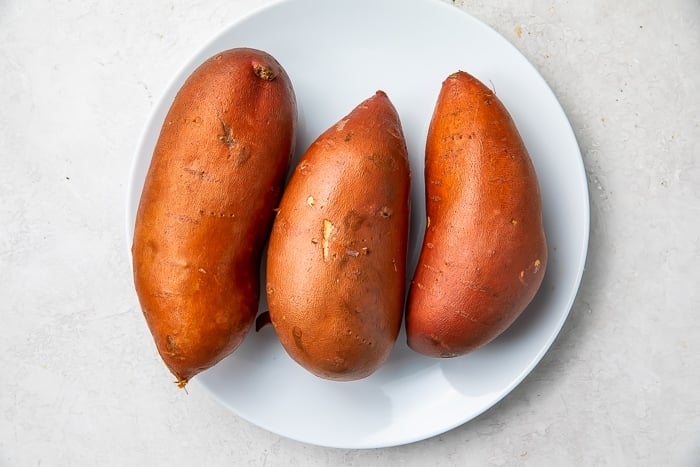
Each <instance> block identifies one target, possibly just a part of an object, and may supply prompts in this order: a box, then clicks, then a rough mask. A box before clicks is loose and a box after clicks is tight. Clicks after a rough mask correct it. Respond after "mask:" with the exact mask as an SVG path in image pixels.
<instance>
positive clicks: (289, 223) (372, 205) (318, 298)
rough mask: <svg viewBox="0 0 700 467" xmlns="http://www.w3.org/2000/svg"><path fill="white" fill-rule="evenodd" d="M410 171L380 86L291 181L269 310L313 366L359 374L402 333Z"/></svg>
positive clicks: (276, 244) (336, 374)
mask: <svg viewBox="0 0 700 467" xmlns="http://www.w3.org/2000/svg"><path fill="white" fill-rule="evenodd" d="M409 187H410V170H409V166H408V158H407V151H406V143H405V141H404V136H403V132H402V129H401V124H400V121H399V116H398V114H397V113H396V110H395V109H394V107H393V105H392V104H391V102H390V101H389V98H388V97H387V96H386V94H384V93H383V92H381V91H379V92H377V93H376V94H375V95H374V96H373V97H371V98H369V99H367V100H366V101H364V102H363V103H361V104H360V105H359V106H358V107H357V108H355V109H354V110H353V111H352V112H351V113H350V114H349V115H348V116H346V117H345V118H343V119H342V120H340V121H339V122H338V123H337V124H336V125H335V126H333V127H331V128H330V129H328V130H327V131H326V132H325V133H323V134H322V135H321V136H320V137H319V138H318V139H317V140H316V141H315V142H314V143H313V144H312V145H311V146H310V147H309V149H308V150H307V151H306V153H305V154H304V155H303V157H302V158H301V160H300V162H299V164H298V165H297V167H296V169H295V171H294V172H293V174H292V176H291V178H290V181H289V184H288V185H287V188H286V189H285V192H284V195H283V197H282V201H281V203H280V208H279V212H278V213H277V217H276V219H275V222H274V226H273V229H272V233H271V235H270V243H269V247H268V256H267V289H266V290H267V301H268V305H269V310H270V311H269V316H270V318H271V321H272V324H273V326H274V328H275V331H276V332H277V335H278V337H279V339H280V342H281V343H282V345H283V346H284V348H285V349H286V351H287V353H288V354H289V355H290V356H291V357H292V358H293V359H294V360H295V361H297V362H298V363H299V364H301V365H302V366H303V367H304V368H306V369H307V370H308V371H310V372H311V373H313V374H315V375H317V376H319V377H322V378H326V379H332V380H356V379H360V378H364V377H366V376H368V375H370V374H371V373H373V372H374V371H375V370H377V369H378V368H379V367H380V366H381V365H382V364H383V363H384V362H385V360H386V359H387V357H388V355H389V353H390V351H391V349H392V348H393V346H394V343H395V341H396V339H397V336H398V332H399V330H400V327H401V321H402V318H403V305H404V299H405V273H406V269H405V268H406V248H407V243H406V242H407V237H408V216H409Z"/></svg>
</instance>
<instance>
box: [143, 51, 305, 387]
mask: <svg viewBox="0 0 700 467" xmlns="http://www.w3.org/2000/svg"><path fill="white" fill-rule="evenodd" d="M296 117H297V114H296V100H295V97H294V91H293V89H292V85H291V82H290V80H289V78H288V76H287V74H286V73H285V71H284V69H283V68H282V66H280V64H279V63H278V62H277V61H276V60H275V59H274V58H273V57H271V56H270V55H269V54H267V53H265V52H262V51H259V50H253V49H232V50H228V51H225V52H222V53H220V54H217V55H216V56H214V57H211V58H210V59H208V60H207V61H206V62H204V63H203V64H202V65H201V66H200V67H199V68H197V69H196V70H195V71H194V72H193V73H192V75H191V76H190V77H189V78H188V79H187V81H186V82H185V83H184V85H183V86H182V88H181V89H180V90H179V92H178V94H177V96H176V97H175V100H174V102H173V103H172V106H171V107H170V110H169V112H168V114H167V117H166V118H165V122H164V123H163V127H162V130H161V133H160V137H159V139H158V142H157V144H156V147H155V150H154V153H153V158H152V160H151V165H150V168H149V171H148V174H147V177H146V181H145V184H144V187H143V193H142V195H141V201H140V204H139V209H138V213H137V218H136V227H135V232H134V241H133V247H132V253H133V269H134V282H135V286H136V291H137V294H138V297H139V301H140V303H141V307H142V309H143V313H144V316H145V318H146V321H147V323H148V326H149V327H150V330H151V333H152V334H153V337H154V339H155V343H156V346H157V348H158V351H159V353H160V355H161V356H162V358H163V360H164V361H165V364H166V365H167V367H168V368H169V369H170V371H171V372H172V373H173V374H174V375H175V376H176V377H177V381H178V383H179V385H180V386H181V387H182V386H184V385H185V384H186V383H187V381H188V380H189V379H190V378H191V377H192V376H194V375H195V374H197V373H199V372H201V371H203V370H205V369H207V368H209V367H211V366H212V365H214V364H216V363H217V362H218V361H219V360H221V359H222V358H224V357H225V356H227V355H228V354H230V353H231V352H233V350H235V349H236V348H237V347H238V345H239V344H240V343H241V341H242V340H243V338H244V336H245V335H246V333H247V332H248V330H249V328H250V326H251V324H252V322H253V320H254V317H255V314H256V312H257V309H258V302H259V294H260V291H259V288H260V284H259V272H260V260H261V253H262V248H263V245H264V243H265V241H266V240H267V235H268V233H269V230H270V228H271V225H272V220H273V217H274V209H275V208H276V207H277V204H278V202H279V198H280V196H281V193H282V186H283V183H284V178H285V175H286V172H287V170H288V167H289V163H290V157H291V154H292V151H293V147H294V138H295V136H294V135H295V126H296Z"/></svg>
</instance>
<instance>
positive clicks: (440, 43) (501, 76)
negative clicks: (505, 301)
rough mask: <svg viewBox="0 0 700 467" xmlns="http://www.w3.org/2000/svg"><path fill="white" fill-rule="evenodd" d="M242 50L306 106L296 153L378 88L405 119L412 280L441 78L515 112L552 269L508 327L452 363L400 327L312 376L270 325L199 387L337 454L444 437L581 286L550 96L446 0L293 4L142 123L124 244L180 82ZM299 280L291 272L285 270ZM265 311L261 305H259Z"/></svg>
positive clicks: (480, 405) (245, 24) (576, 162)
mask: <svg viewBox="0 0 700 467" xmlns="http://www.w3.org/2000/svg"><path fill="white" fill-rule="evenodd" d="M233 47H254V48H259V49H262V50H265V51H267V52H269V53H271V54H272V55H273V56H275V57H276V58H277V59H278V60H279V62H280V63H281V64H282V65H283V66H284V67H285V69H286V70H287V72H288V73H289V76H290V77H291V79H292V82H293V85H294V88H295V91H296V95H297V100H298V104H299V133H298V145H297V148H296V149H297V151H296V157H297V158H298V157H299V156H300V154H302V153H303V151H304V150H305V149H306V148H307V147H308V146H309V144H310V143H311V142H312V141H313V140H314V139H315V138H316V137H317V136H318V135H319V134H321V133H322V132H323V131H324V130H325V129H326V128H328V127H330V126H331V125H333V124H334V123H335V122H337V121H338V120H340V119H341V118H342V117H343V116H345V115H346V114H347V113H348V112H350V110H352V109H353V108H354V107H355V106H356V105H357V104H359V103H360V102H361V101H362V100H364V99H366V98H367V97H369V96H371V95H372V94H373V93H374V92H375V91H376V90H378V89H382V90H384V91H385V92H386V93H387V94H388V95H389V97H390V99H391V100H392V102H393V103H394V105H395V106H396V108H397V110H398V112H399V114H400V116H401V120H402V124H403V128H404V132H405V135H406V140H407V145H408V149H409V153H410V162H411V167H412V171H413V186H412V194H411V197H412V205H413V211H412V225H411V228H412V230H411V240H410V245H409V258H410V261H409V266H410V269H409V273H412V271H413V268H414V267H415V263H416V261H417V256H418V252H419V249H420V243H421V241H422V236H423V229H424V223H425V213H424V208H425V203H424V192H423V189H424V183H423V165H424V162H423V157H424V147H425V138H426V134H427V128H428V123H429V121H430V117H431V116H432V112H433V107H434V105H435V102H436V99H437V95H438V92H439V90H440V86H441V83H442V81H443V80H444V79H445V78H446V77H447V76H448V75H449V74H450V73H452V72H454V71H457V70H460V69H461V70H464V71H467V72H469V73H471V74H473V75H475V76H476V77H477V78H479V79H480V80H481V81H482V82H484V83H486V84H487V85H489V86H491V87H492V88H493V89H494V90H495V91H496V93H497V95H498V97H499V98H500V99H501V100H502V102H503V103H504V105H505V106H506V108H507V109H508V110H509V111H510V113H511V115H512V117H513V119H514V120H515V122H516V124H517V126H518V128H519V130H520V132H521V135H522V137H523V140H524V141H525V144H526V146H527V148H528V150H529V152H530V155H531V157H532V159H533V163H534V165H535V168H536V170H537V174H538V177H539V181H540V185H541V193H542V198H543V209H544V220H545V230H546V234H547V238H548V242H549V264H548V270H547V273H546V277H545V279H544V282H543V284H542V286H541V288H540V291H539V292H538V294H537V296H536V298H535V300H534V301H533V302H532V303H531V304H530V306H529V307H528V308H527V310H526V311H525V312H524V313H523V314H522V315H521V317H520V318H519V319H518V320H517V321H516V322H515V324H513V325H512V326H511V327H510V328H509V329H508V330H507V331H506V332H505V333H504V334H502V335H501V336H500V337H499V338H497V339H496V340H495V341H493V342H492V343H491V344H489V345H487V346H486V347H484V348H482V349H480V350H478V351H476V352H473V353H471V354H469V355H466V356H463V357H459V358H454V359H431V358H426V357H422V356H420V355H418V354H416V353H414V352H413V351H411V350H410V349H409V348H408V347H407V345H406V340H405V334H404V332H403V331H402V333H401V335H400V336H399V339H398V341H397V344H396V346H395V348H394V350H393V353H392V354H391V356H390V358H389V360H388V362H387V363H386V364H385V366H384V367H382V368H381V369H380V370H379V371H377V372H376V373H375V374H373V375H372V376H370V377H368V378H366V379H364V380H360V381H356V382H344V383H341V382H331V381H325V380H322V379H319V378H317V377H315V376H312V375H311V374H310V373H307V372H306V371H305V370H304V369H302V368H301V367H300V366H298V365H297V364H296V363H295V362H293V361H292V360H291V359H290V358H289V357H288V356H287V354H286V353H285V352H284V349H283V348H282V347H281V345H280V344H279V342H278V341H277V338H276V336H275V334H274V329H273V328H272V327H271V326H268V327H266V328H263V329H262V330H261V331H260V332H258V333H256V332H255V331H252V332H251V333H250V334H249V335H248V336H247V337H246V340H245V342H244V344H243V345H242V346H241V347H240V348H239V349H238V350H237V351H236V352H234V354H233V355H231V356H230V357H228V358H226V359H225V360H223V361H222V362H220V363H219V364H218V365H216V366H215V367H214V368H212V369H210V370H208V371H206V372H204V373H202V374H201V375H199V376H197V377H196V378H195V379H194V381H196V382H197V383H199V384H200V385H202V386H204V387H205V388H206V389H207V390H208V391H210V392H211V394H213V395H214V396H215V397H216V398H217V399H218V400H219V401H220V402H221V403H222V404H223V405H224V406H225V407H227V408H228V409H230V410H231V411H233V412H234V413H236V414H237V415H239V416H241V417H243V418H245V419H246V420H248V421H250V422H252V423H254V424H256V425H258V426H260V427H263V428H265V429H267V430H269V431H272V432H274V433H278V434H280V435H283V436H285V437H289V438H293V439H296V440H300V441H303V442H306V443H311V444H317V445H323V446H333V447H339V448H369V447H383V446H392V445H399V444H404V443H409V442H413V441H417V440H421V439H425V438H428V437H431V436H434V435H438V434H440V433H443V432H445V431H447V430H450V429H451V428H453V427H456V426H459V425H461V424H463V423H465V422H467V421H469V420H471V419H472V418H474V417H475V416H477V415H479V414H480V413H482V412H484V411H485V410H487V409H488V408H489V407H491V406H493V405H494V404H495V403H496V402H498V401H499V400H500V399H501V398H503V397H504V396H505V395H506V394H508V393H509V392H510V391H511V390H512V389H513V388H514V387H515V386H516V385H517V384H518V383H519V382H520V381H522V379H523V378H524V377H525V376H526V375H527V374H528V373H529V372H530V371H531V370H532V369H533V367H534V366H535V365H536V364H537V362H539V361H540V359H541V358H542V356H543V355H544V353H545V352H546V351H547V349H548V348H549V347H550V345H551V344H552V342H553V340H554V338H555V337H556V335H557V334H558V332H559V330H560V329H561V327H562V325H563V323H564V321H565V319H566V317H567V315H568V313H569V310H570V308H571V306H572V304H573V301H574V298H575V296H576V292H577V290H578V287H579V283H580V280H581V275H582V272H583V266H584V262H585V257H586V250H587V245H588V231H589V205H588V188H587V184H586V177H585V171H584V168H583V164H582V160H581V154H580V151H579V148H578V145H577V143H576V139H575V136H574V134H573V132H572V130H571V127H570V125H569V122H568V120H567V118H566V115H565V114H564V112H563V111H562V108H561V106H560V105H559V103H558V101H557V99H556V97H555V96H554V95H553V93H552V91H551V90H550V89H549V87H548V86H547V84H546V83H545V82H544V80H543V79H542V77H541V76H540V75H539V74H538V73H537V71H536V70H535V69H534V68H533V67H532V66H531V65H530V63H529V62H528V61H527V60H526V59H525V58H524V57H523V56H522V55H521V54H520V53H519V52H518V51H517V50H516V49H515V48H514V47H513V46H512V45H511V44H510V43H508V42H507V41H506V40H505V39H504V38H502V37H501V36H500V35H498V34H497V33H496V32H494V31H493V30H492V29H490V28H489V27H487V26H485V25H484V24H482V23H481V22H479V21H477V20H476V19H474V18H472V17H470V16H469V15H467V14H465V13H463V12H462V11H460V10H458V9H457V8H454V7H452V6H451V5H449V4H447V3H443V2H441V1H438V0H415V1H413V2H411V3H410V6H408V4H406V3H405V2H404V1H403V0H355V1H342V0H327V1H324V2H317V1H314V0H289V1H281V2H277V3H273V4H272V5H270V6H267V7H265V8H263V9H261V10H258V11H257V12H255V13H253V14H250V15H248V16H246V17H244V18H242V19H240V20H239V21H237V22H235V23H234V24H232V25H231V26H229V27H228V28H226V29H225V30H224V31H223V32H222V33H220V34H219V35H218V36H217V37H215V38H214V39H213V40H212V41H211V42H210V43H208V44H207V45H206V46H204V47H203V48H202V49H201V50H200V51H199V52H198V53H197V54H195V56H194V57H192V59H191V60H190V61H189V62H188V63H187V64H186V65H185V66H184V67H183V69H182V70H181V71H180V72H179V73H178V74H177V75H176V76H175V78H174V80H173V81H172V83H171V84H170V86H169V87H168V88H167V90H166V91H165V93H164V95H163V96H162V97H161V99H160V100H159V101H158V103H157V105H156V106H155V108H154V110H153V113H152V115H151V117H150V119H149V121H148V123H147V125H146V128H145V131H144V133H143V136H142V139H141V142H140V145H139V147H138V152H137V153H136V158H135V161H134V166H133V171H132V178H131V183H130V185H129V189H128V190H129V191H128V206H127V224H126V225H127V238H128V242H129V245H130V244H131V238H132V235H133V226H134V219H135V215H136V209H137V206H138V200H139V197H140V194H141V189H142V186H143V180H144V178H145V174H146V171H147V169H148V164H149V161H150V158H151V154H152V151H153V147H154V145H155V142H156V139H157V138H158V134H159V132H160V126H161V124H162V122H163V120H164V118H165V114H166V112H167V110H168V108H169V106H170V104H171V102H172V100H173V98H174V96H175V94H176V92H177V90H178V89H179V87H180V86H181V85H182V83H183V82H184V80H185V78H186V77H187V76H188V75H189V74H190V73H191V72H192V71H193V70H194V69H195V68H196V67H197V66H198V65H199V64H200V63H201V62H203V61H204V60H205V59H207V58H208V57H210V56H211V55H214V54H215V53H217V52H219V51H221V50H225V49H229V48H233ZM290 273H291V271H290ZM265 307H266V304H265V303H264V301H263V303H261V309H264V308H265Z"/></svg>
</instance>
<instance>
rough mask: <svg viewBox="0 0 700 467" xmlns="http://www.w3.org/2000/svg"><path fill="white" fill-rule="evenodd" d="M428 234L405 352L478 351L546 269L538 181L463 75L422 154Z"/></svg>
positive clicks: (443, 102)
mask: <svg viewBox="0 0 700 467" xmlns="http://www.w3.org/2000/svg"><path fill="white" fill-rule="evenodd" d="M425 185H426V213H427V226H426V231H425V236H424V239H423V245H422V249H421V253H420V257H419V260H418V265H417V267H416V271H415V273H414V276H413V281H412V283H411V287H410V290H409V297H408V303H407V310H406V331H407V339H408V345H409V346H410V347H411V348H412V349H414V350H416V351H417V352H419V353H422V354H425V355H428V356H432V357H453V356H458V355H463V354H465V353H467V352H470V351H472V350H474V349H477V348H479V347H481V346H483V345H485V344H487V343H488V342H490V341H491V340H492V339H494V338H495V337H496V336H498V335H499V334H501V333H502V332H503V331H504V330H505V329H506V328H508V327H509V326H510V325H511V324H512V323H513V321H515V319H516V318H517V317H518V316H519V315H520V314H521V313H522V311H523V310H524V309H525V308H526V306H527V305H528V304H529V303H530V301H531V300H532V298H533V297H534V295H535V293H536V292H537V290H538V289H539V287H540V284H541V282H542V279H543V277H544V274H545V269H546V266H547V244H546V239H545V233H544V228H543V223H542V209H541V200H540V191H539V185H538V181H537V175H536V173H535V170H534V167H533V165H532V162H531V160H530V156H529V155H528V152H527V149H526V148H525V145H524V144H523V142H522V139H521V138H520V135H519V133H518V130H517V128H516V126H515V124H514V122H513V120H512V119H511V117H510V115H509V114H508V112H507V110H506V108H505V107H504V106H503V104H502V103H501V102H500V100H499V99H498V98H497V97H496V96H495V94H494V93H493V92H492V91H491V90H490V89H489V88H487V87H486V86H485V85H484V84H482V83H481V82H480V81H478V80H477V79H476V78H474V77H473V76H471V75H469V74H467V73H465V72H461V71H460V72H457V73H454V74H452V75H450V76H449V77H448V78H447V79H446V80H445V81H444V82H443V85H442V89H441V91H440V95H439V97H438V101H437V104H436V107H435V110H434V113H433V117H432V120H431V123H430V127H429V131H428V137H427V144H426V154H425Z"/></svg>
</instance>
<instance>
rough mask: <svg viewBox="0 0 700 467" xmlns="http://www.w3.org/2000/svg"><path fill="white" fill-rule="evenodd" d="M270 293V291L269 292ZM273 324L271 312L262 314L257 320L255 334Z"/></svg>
mask: <svg viewBox="0 0 700 467" xmlns="http://www.w3.org/2000/svg"><path fill="white" fill-rule="evenodd" d="M268 292H269V291H268ZM270 323H272V320H271V319H270V312H269V311H265V312H263V313H260V314H259V315H258V317H257V318H255V332H259V331H260V330H261V329H262V328H264V327H265V326H267V325H268V324H270Z"/></svg>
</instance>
